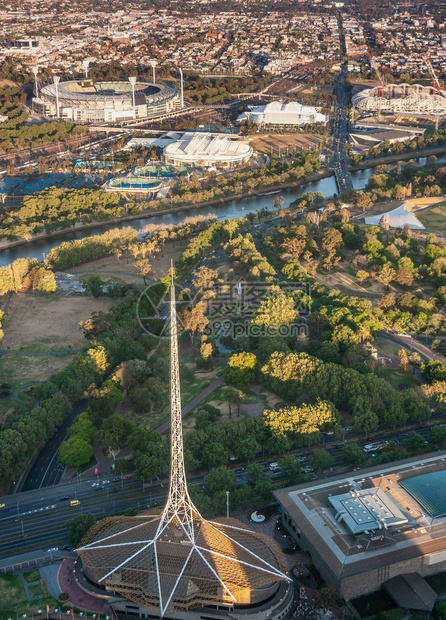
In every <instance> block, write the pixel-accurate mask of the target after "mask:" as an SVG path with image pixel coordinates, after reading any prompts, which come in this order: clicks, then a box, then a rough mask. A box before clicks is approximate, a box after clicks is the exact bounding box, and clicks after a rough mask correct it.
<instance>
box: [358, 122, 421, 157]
mask: <svg viewBox="0 0 446 620" xmlns="http://www.w3.org/2000/svg"><path fill="white" fill-rule="evenodd" d="M423 133H424V131H423V130H421V131H419V130H418V131H410V130H409V129H404V128H401V129H368V130H362V131H357V132H356V131H355V132H352V133H350V134H349V141H350V143H351V145H352V147H353V152H356V153H360V152H361V151H367V150H368V149H370V148H372V147H375V148H376V147H379V146H380V145H381V144H382V143H383V142H387V143H388V144H395V143H396V142H407V141H408V140H413V139H414V138H416V137H417V136H419V135H420V134H421V135H422V134H423Z"/></svg>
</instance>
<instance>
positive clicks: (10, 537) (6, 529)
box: [0, 423, 431, 556]
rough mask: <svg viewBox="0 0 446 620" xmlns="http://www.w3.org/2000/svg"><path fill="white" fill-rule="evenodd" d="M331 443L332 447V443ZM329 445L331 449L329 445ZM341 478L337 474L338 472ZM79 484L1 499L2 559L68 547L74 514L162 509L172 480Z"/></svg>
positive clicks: (338, 459)
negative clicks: (31, 550)
mask: <svg viewBox="0 0 446 620" xmlns="http://www.w3.org/2000/svg"><path fill="white" fill-rule="evenodd" d="M430 430H431V423H430V424H426V425H425V426H423V427H421V428H419V429H417V432H419V433H420V434H421V435H422V436H423V437H424V438H425V439H426V440H427V439H428V438H429V433H430ZM408 434H409V431H407V430H401V431H398V432H392V431H391V430H390V429H389V430H388V431H387V432H386V433H385V434H381V435H380V436H379V440H380V441H384V440H389V441H390V440H393V441H396V442H397V443H400V444H402V442H403V440H404V439H405V437H407V436H408ZM324 438H325V442H326V444H327V445H326V446H325V447H326V448H327V450H328V451H329V453H330V454H331V456H332V457H333V461H334V465H333V468H334V470H335V469H336V468H337V467H338V466H340V465H342V447H343V445H344V444H343V443H342V441H340V440H339V439H335V440H333V438H332V437H330V436H324ZM345 439H346V440H350V441H355V443H357V444H358V445H359V446H363V445H364V444H365V443H367V440H366V439H364V438H362V437H361V438H360V437H358V436H356V435H355V436H353V434H352V433H349V432H346V433H345ZM329 442H330V444H329ZM328 444H329V445H328ZM311 454H312V452H311V451H307V452H303V451H300V452H296V453H294V455H295V456H296V457H298V458H299V460H300V462H301V464H302V466H303V467H305V466H308V459H309V458H310V456H311ZM260 464H261V465H262V467H263V469H264V471H265V472H266V473H267V474H268V476H270V477H271V478H272V479H273V481H275V482H280V481H281V480H285V478H286V477H285V475H284V473H283V472H282V471H281V470H280V469H279V468H275V469H274V470H271V468H270V466H269V463H268V462H262V461H261V463H260ZM233 471H234V473H235V475H236V477H237V479H238V481H239V484H245V483H246V477H245V476H246V469H245V468H244V467H236V468H234V469H233ZM333 475H336V471H334V472H333ZM85 476H86V474H84V480H81V481H78V480H76V481H73V482H71V483H68V484H61V485H57V486H52V487H42V488H41V489H35V490H32V491H26V492H22V493H16V494H15V495H9V496H6V497H3V498H0V504H1V503H4V504H5V507H4V508H1V509H0V556H4V555H5V554H10V553H21V552H23V551H24V550H25V549H27V548H36V549H42V550H44V551H46V550H48V549H50V548H53V547H55V546H56V547H59V548H60V546H62V545H65V544H67V534H68V527H67V522H68V521H69V520H70V519H72V518H73V517H74V516H76V515H78V514H82V513H92V514H93V515H95V516H96V517H98V518H101V517H105V516H110V515H114V514H118V513H122V512H124V511H125V510H126V509H128V508H136V509H138V510H144V509H147V508H150V507H152V506H154V505H162V504H163V502H164V500H165V498H166V494H167V488H168V485H167V480H165V479H164V480H160V481H157V482H156V483H155V484H152V485H147V484H146V485H144V488H143V484H142V483H141V482H140V481H136V480H133V479H129V480H123V479H122V480H119V481H118V480H115V481H113V479H112V478H111V475H110V476H101V477H99V478H98V481H99V482H100V483H102V488H100V489H97V488H95V487H93V486H92V484H93V483H95V482H97V480H96V477H95V476H93V477H92V478H89V479H88V482H87V480H85ZM189 483H190V484H192V485H199V486H200V488H203V484H204V475H197V476H194V477H190V479H189ZM72 499H78V500H79V501H80V502H81V503H80V505H79V506H75V507H71V506H70V500H72Z"/></svg>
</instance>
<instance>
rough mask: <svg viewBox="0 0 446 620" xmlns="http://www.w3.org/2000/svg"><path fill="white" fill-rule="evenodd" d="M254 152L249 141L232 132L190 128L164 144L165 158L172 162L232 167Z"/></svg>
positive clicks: (167, 162)
mask: <svg viewBox="0 0 446 620" xmlns="http://www.w3.org/2000/svg"><path fill="white" fill-rule="evenodd" d="M253 152H254V151H253V149H252V147H251V146H250V145H249V144H248V143H247V142H243V141H242V140H237V139H236V138H234V136H233V135H232V134H230V135H226V134H220V135H218V134H217V135H212V134H210V133H201V132H188V133H184V134H183V135H182V136H181V137H180V138H179V139H178V140H175V141H174V142H172V143H171V144H168V145H167V146H166V147H165V149H164V161H165V162H166V164H171V165H173V166H182V165H184V166H198V167H200V168H233V167H234V166H239V165H240V164H245V163H247V162H248V161H249V160H250V159H251V157H252V155H253Z"/></svg>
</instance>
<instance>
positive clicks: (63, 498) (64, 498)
mask: <svg viewBox="0 0 446 620" xmlns="http://www.w3.org/2000/svg"><path fill="white" fill-rule="evenodd" d="M67 499H70V498H69V497H68V495H63V496H62V497H60V498H59V502H65V501H66V500H67Z"/></svg>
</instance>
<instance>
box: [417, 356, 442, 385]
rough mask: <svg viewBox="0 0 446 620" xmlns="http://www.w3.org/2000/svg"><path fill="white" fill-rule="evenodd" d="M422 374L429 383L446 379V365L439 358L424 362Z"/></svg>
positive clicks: (421, 367) (421, 368)
mask: <svg viewBox="0 0 446 620" xmlns="http://www.w3.org/2000/svg"><path fill="white" fill-rule="evenodd" d="M420 370H421V374H422V375H423V377H424V378H425V379H426V381H428V382H429V383H434V382H435V381H446V366H445V365H444V364H442V363H441V362H440V361H438V360H430V361H428V362H423V363H422V364H421V366H420Z"/></svg>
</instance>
